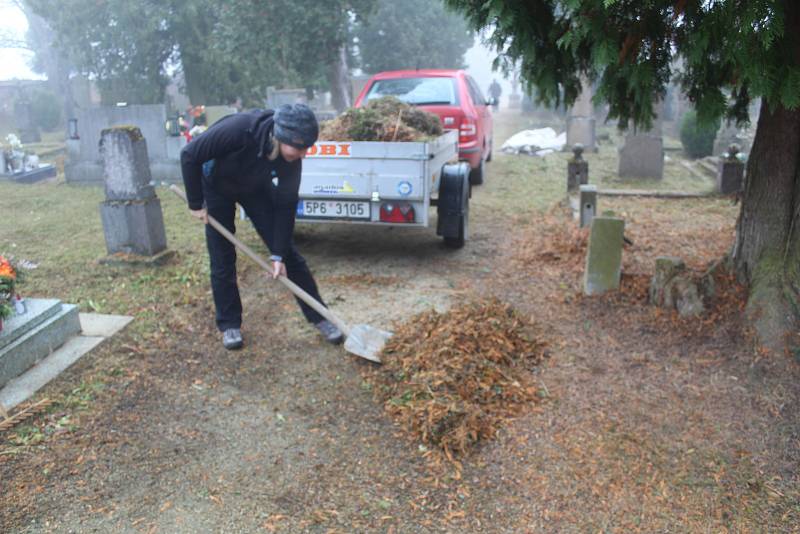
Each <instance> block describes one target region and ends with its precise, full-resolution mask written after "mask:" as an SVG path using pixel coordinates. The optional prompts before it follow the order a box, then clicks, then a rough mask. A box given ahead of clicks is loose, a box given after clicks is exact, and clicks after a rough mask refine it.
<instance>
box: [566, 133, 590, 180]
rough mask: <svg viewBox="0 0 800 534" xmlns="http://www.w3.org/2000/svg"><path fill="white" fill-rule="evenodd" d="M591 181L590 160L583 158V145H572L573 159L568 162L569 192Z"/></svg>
mask: <svg viewBox="0 0 800 534" xmlns="http://www.w3.org/2000/svg"><path fill="white" fill-rule="evenodd" d="M588 183H589V162H588V161H586V160H585V159H583V145H582V144H580V143H577V144H576V145H575V146H573V147H572V159H570V160H569V161H568V162H567V192H573V191H575V190H576V189H578V187H580V186H581V185H585V184H588Z"/></svg>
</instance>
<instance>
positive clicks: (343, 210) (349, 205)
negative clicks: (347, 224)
mask: <svg viewBox="0 0 800 534" xmlns="http://www.w3.org/2000/svg"><path fill="white" fill-rule="evenodd" d="M297 216H298V217H309V218H311V217H329V218H332V219H369V218H370V215H369V202H348V201H345V200H301V201H300V202H298V203H297Z"/></svg>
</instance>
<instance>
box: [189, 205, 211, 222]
mask: <svg viewBox="0 0 800 534" xmlns="http://www.w3.org/2000/svg"><path fill="white" fill-rule="evenodd" d="M189 212H190V213H191V214H192V217H197V218H198V219H200V220H201V221H203V222H204V223H206V224H208V210H206V209H205V208H200V209H199V210H189Z"/></svg>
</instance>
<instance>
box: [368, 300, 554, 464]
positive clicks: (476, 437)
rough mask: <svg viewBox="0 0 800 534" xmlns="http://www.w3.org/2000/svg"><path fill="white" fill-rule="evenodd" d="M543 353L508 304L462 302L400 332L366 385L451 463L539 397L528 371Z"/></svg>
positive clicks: (541, 345)
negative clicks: (455, 457) (381, 363)
mask: <svg viewBox="0 0 800 534" xmlns="http://www.w3.org/2000/svg"><path fill="white" fill-rule="evenodd" d="M545 352H546V350H545V344H544V343H543V342H542V341H540V339H539V337H538V336H537V334H536V329H535V327H534V325H533V324H532V323H530V322H529V321H528V320H526V318H524V317H523V316H522V315H520V314H519V313H518V312H516V311H515V310H514V309H513V308H511V307H510V306H509V305H507V304H503V303H501V302H500V301H498V300H496V299H491V300H485V301H474V302H467V303H464V304H460V305H457V306H455V307H453V308H452V309H450V310H448V311H447V312H445V313H437V312H436V311H435V310H432V311H428V312H424V313H421V314H419V315H416V316H414V317H413V318H412V319H411V320H410V321H409V322H407V323H405V324H403V325H401V326H400V327H399V328H397V329H396V330H395V333H394V335H393V336H392V337H391V338H390V339H389V341H388V342H387V343H386V346H385V347H384V349H383V352H382V354H381V360H382V361H383V365H382V366H381V367H379V368H376V369H373V370H370V371H369V375H368V376H367V378H366V379H367V382H368V383H369V384H370V385H371V387H372V388H373V390H374V391H375V393H376V395H377V396H378V397H379V398H380V400H381V401H382V402H383V403H384V407H385V409H386V410H387V411H388V412H389V414H390V415H391V416H392V417H393V418H394V419H395V420H396V421H397V422H399V423H400V424H401V426H403V427H404V428H405V429H406V430H407V431H409V432H410V433H411V434H412V436H413V437H414V438H415V439H418V440H420V441H422V443H423V444H424V445H425V446H430V447H432V448H433V449H434V450H435V449H436V448H438V449H440V451H441V452H443V453H444V454H445V455H446V456H447V458H448V459H450V460H453V458H454V456H456V455H462V454H464V453H466V452H468V451H469V449H470V448H471V447H473V446H474V445H476V444H478V443H479V442H481V441H483V440H487V439H491V438H493V437H494V436H495V433H496V432H497V430H498V428H500V427H501V426H502V425H503V423H504V422H505V421H506V420H507V419H509V418H512V417H514V416H516V415H518V414H519V413H520V411H521V410H522V408H524V407H525V406H526V405H529V404H530V403H531V402H534V401H536V400H537V399H539V398H540V396H539V391H538V388H537V387H536V385H535V384H534V380H533V373H532V371H533V368H534V367H535V366H536V365H538V364H539V363H540V362H541V361H542V359H543V358H544V356H545Z"/></svg>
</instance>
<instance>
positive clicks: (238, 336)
mask: <svg viewBox="0 0 800 534" xmlns="http://www.w3.org/2000/svg"><path fill="white" fill-rule="evenodd" d="M222 345H223V346H224V347H225V348H226V349H228V350H236V349H241V348H242V345H243V343H242V331H241V330H239V329H238V328H228V329H227V330H225V331H224V332H223V333H222Z"/></svg>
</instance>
